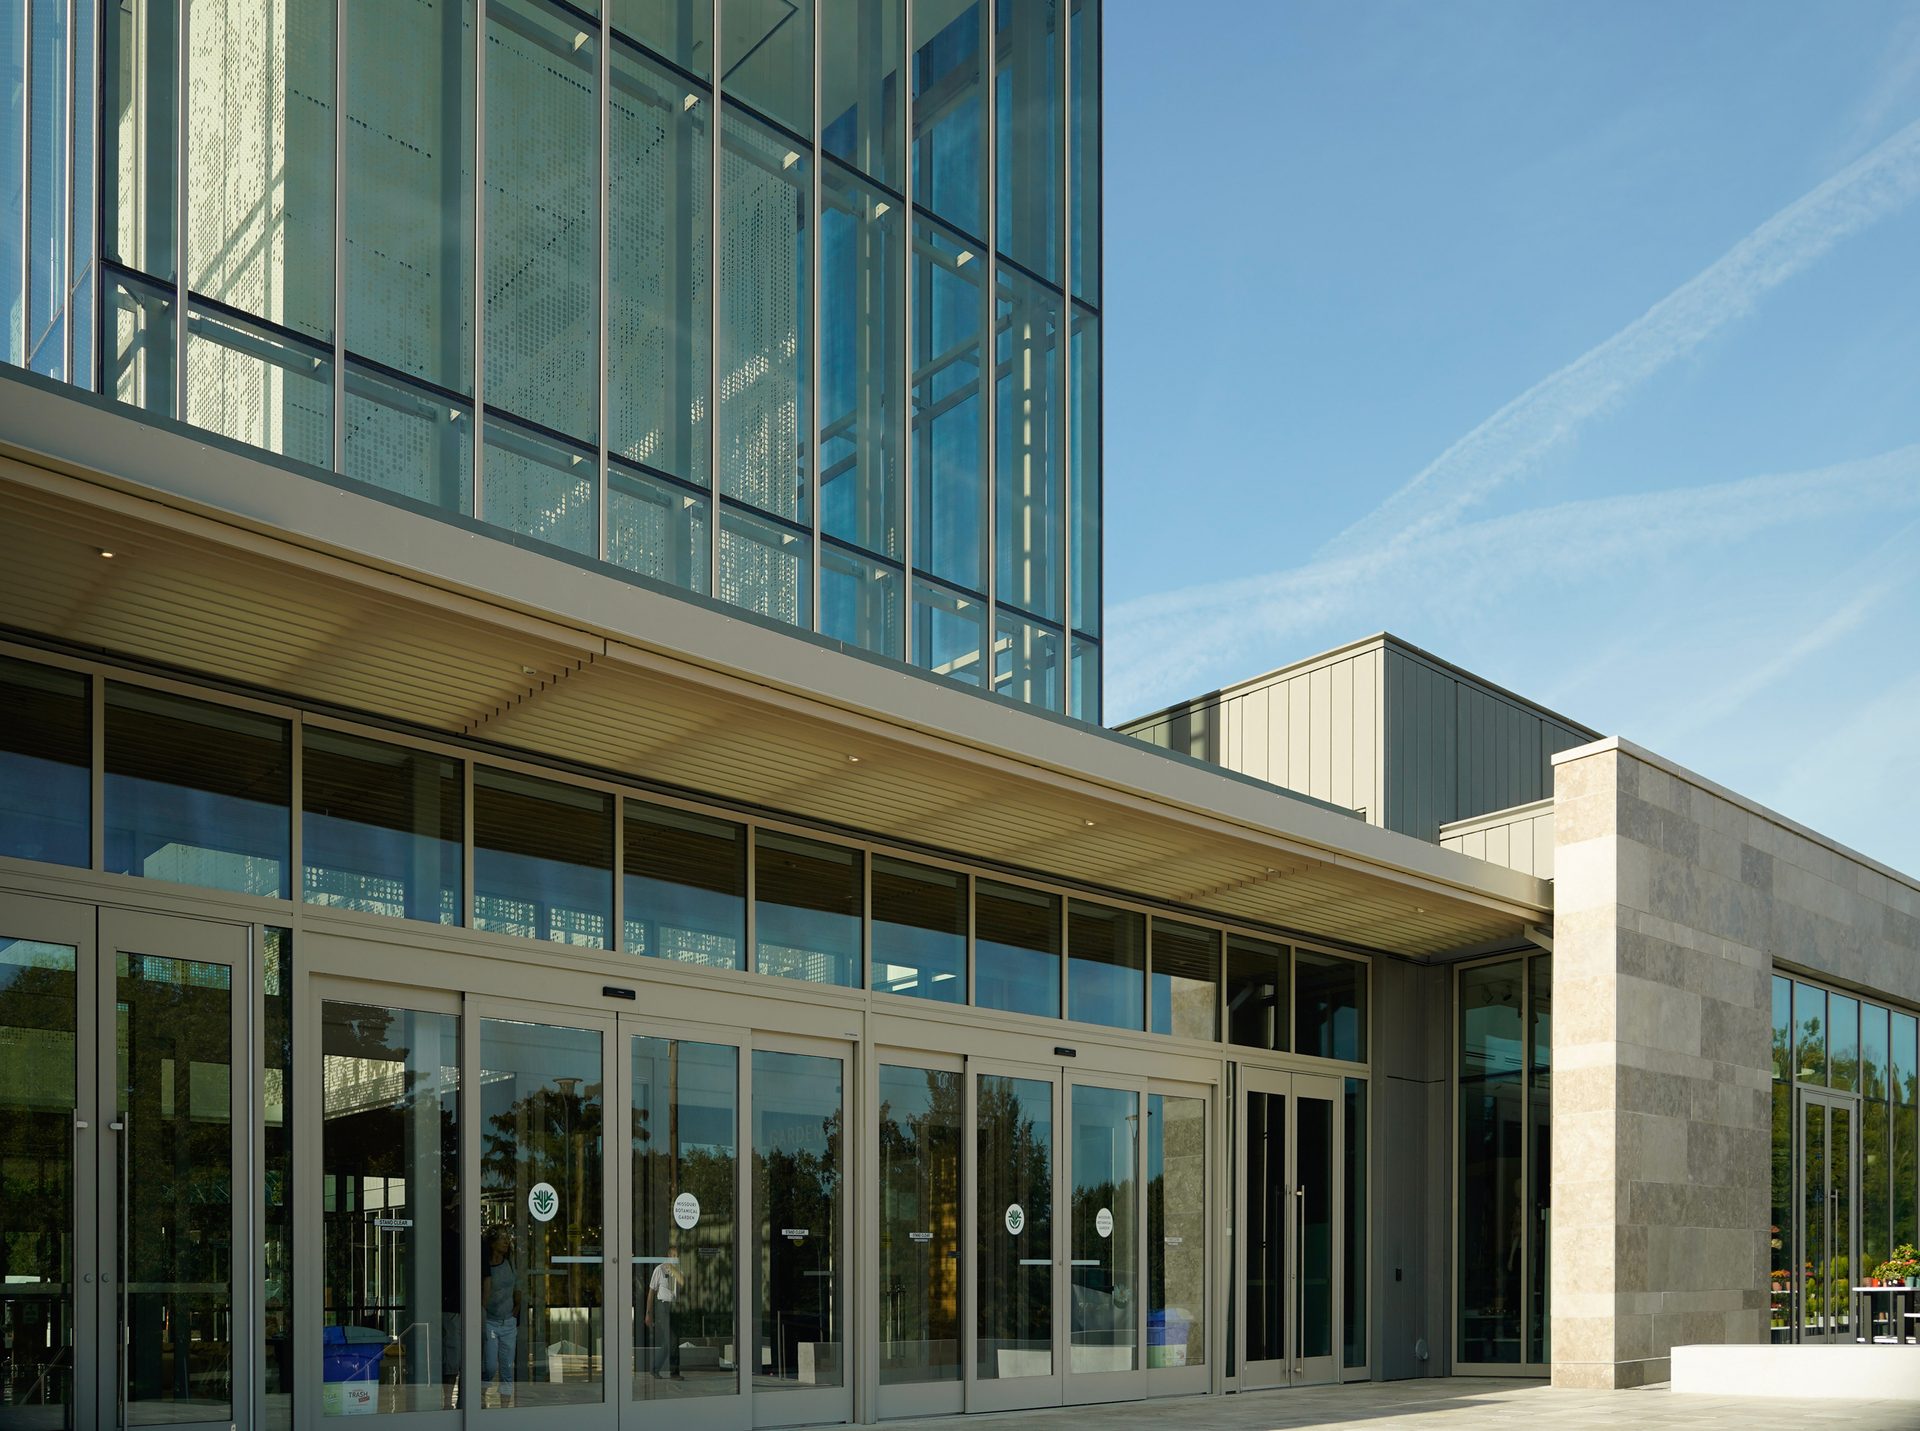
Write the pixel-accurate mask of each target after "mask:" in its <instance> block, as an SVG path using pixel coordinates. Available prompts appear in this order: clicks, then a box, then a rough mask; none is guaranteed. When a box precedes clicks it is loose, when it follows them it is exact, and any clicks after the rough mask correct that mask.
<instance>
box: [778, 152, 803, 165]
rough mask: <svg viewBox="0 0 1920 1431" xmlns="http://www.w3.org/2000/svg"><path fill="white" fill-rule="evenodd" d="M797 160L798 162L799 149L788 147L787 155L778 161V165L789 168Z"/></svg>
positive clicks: (796, 162)
mask: <svg viewBox="0 0 1920 1431" xmlns="http://www.w3.org/2000/svg"><path fill="white" fill-rule="evenodd" d="M799 162H800V151H799V150H798V149H789V150H788V151H787V157H786V158H784V159H782V160H781V161H780V167H781V168H782V169H791V168H792V167H793V166H794V165H795V164H798V163H799Z"/></svg>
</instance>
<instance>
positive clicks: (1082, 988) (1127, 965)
mask: <svg viewBox="0 0 1920 1431" xmlns="http://www.w3.org/2000/svg"><path fill="white" fill-rule="evenodd" d="M1146 968H1147V921H1146V917H1145V916H1144V915H1140V914H1135V913H1133V912H1132V911H1131V910H1125V909H1108V908H1107V907H1106V906H1104V905H1099V904H1088V903H1086V902H1084V901H1082V900H1078V899H1075V900H1069V901H1068V902H1067V1017H1068V1018H1070V1019H1073V1020H1075V1021H1077V1022H1079V1023H1083V1024H1107V1025H1109V1026H1110V1027H1113V1028H1122V1029H1137V1028H1141V1027H1143V1022H1142V1010H1143V1008H1144V1007H1145V1003H1144V992H1145V975H1146Z"/></svg>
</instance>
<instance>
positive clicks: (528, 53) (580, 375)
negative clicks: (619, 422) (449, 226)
mask: <svg viewBox="0 0 1920 1431" xmlns="http://www.w3.org/2000/svg"><path fill="white" fill-rule="evenodd" d="M599 76H600V49H599V31H598V28H597V27H595V26H591V25H582V24H581V23H580V22H579V20H578V19H577V17H574V16H572V15H570V14H569V13H568V12H566V11H563V10H560V9H559V8H557V7H555V6H552V5H549V4H547V3H546V0H487V90H486V93H487V134H486V139H487V174H486V179H487V202H486V221H487V234H486V297H487V313H486V325H485V333H486V345H487V369H486V376H487V403H488V405H489V406H490V407H499V408H503V409H505V410H506V411H508V412H511V413H513V414H514V415H515V416H516V417H522V418H525V419H526V420H527V421H529V422H534V423H538V424H540V425H541V426H542V427H546V428H549V429H551V430H552V431H554V432H559V433H563V434H565V435H566V436H568V437H571V438H573V439H575V440H576V441H579V442H585V443H592V442H594V441H595V440H596V438H597V436H598V434H599V430H600V429H599V414H598V411H597V405H598V390H599V379H598V374H597V367H598V363H597V361H596V358H595V353H596V351H597V347H598V343H599V321H600V320H599V314H600V278H599V274H600V258H599V253H600V228H599V225H600V205H599V203H598V201H597V200H596V198H595V195H596V193H597V192H598V191H599V189H600V183H601V181H600V163H599V155H600V99H599V93H600V78H599ZM491 455H492V454H491V453H489V458H491ZM487 502H488V505H489V506H491V505H492V504H493V495H492V491H491V490H489V492H488V496H487ZM488 519H489V520H491V521H499V520H501V519H500V518H499V517H497V516H495V515H494V514H493V513H491V512H489V513H488ZM503 525H509V526H516V524H515V523H511V522H505V523H503ZM517 529H521V528H517ZM521 530H524V529H521ZM562 545H569V544H568V543H562ZM574 549H575V550H576V551H588V552H592V553H597V552H598V550H599V542H598V538H597V536H596V539H595V540H594V542H592V543H591V544H590V545H588V546H586V547H575V548H574Z"/></svg>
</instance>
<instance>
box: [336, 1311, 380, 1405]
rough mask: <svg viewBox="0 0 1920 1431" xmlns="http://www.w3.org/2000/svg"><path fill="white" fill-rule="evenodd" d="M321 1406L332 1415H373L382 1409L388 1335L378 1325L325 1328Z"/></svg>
mask: <svg viewBox="0 0 1920 1431" xmlns="http://www.w3.org/2000/svg"><path fill="white" fill-rule="evenodd" d="M320 1340H321V1351H320V1381H321V1388H320V1409H321V1411H322V1412H323V1413H324V1414H325V1415H328V1416H371V1415H373V1414H374V1412H375V1411H377V1410H378V1409H379V1392H380V1358H381V1357H383V1356H385V1355H386V1354H387V1341H388V1337H387V1334H386V1333H385V1332H383V1331H381V1330H380V1329H379V1328H378V1327H354V1326H335V1327H324V1328H322V1329H321V1336H320Z"/></svg>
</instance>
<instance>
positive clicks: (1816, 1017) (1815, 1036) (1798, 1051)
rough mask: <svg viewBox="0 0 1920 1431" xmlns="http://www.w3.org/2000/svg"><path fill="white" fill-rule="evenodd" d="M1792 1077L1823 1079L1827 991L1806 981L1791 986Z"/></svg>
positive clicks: (1807, 1079) (1825, 1072)
mask: <svg viewBox="0 0 1920 1431" xmlns="http://www.w3.org/2000/svg"><path fill="white" fill-rule="evenodd" d="M1793 1025H1794V1033H1793V1040H1794V1061H1795V1063H1796V1064H1797V1065H1798V1066H1797V1068H1796V1069H1795V1077H1796V1078H1798V1080H1799V1081H1800V1082H1802V1083H1817V1084H1822V1085H1824V1084H1825V1083H1826V1081H1827V994H1826V990H1824V989H1816V988H1814V987H1813V986H1812V985H1810V984H1799V983H1796V984H1795V985H1794V986H1793Z"/></svg>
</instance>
